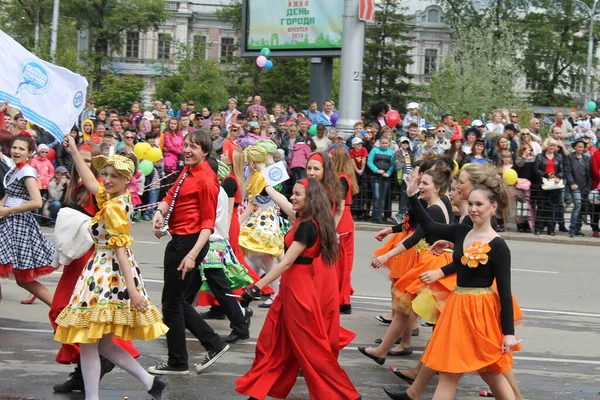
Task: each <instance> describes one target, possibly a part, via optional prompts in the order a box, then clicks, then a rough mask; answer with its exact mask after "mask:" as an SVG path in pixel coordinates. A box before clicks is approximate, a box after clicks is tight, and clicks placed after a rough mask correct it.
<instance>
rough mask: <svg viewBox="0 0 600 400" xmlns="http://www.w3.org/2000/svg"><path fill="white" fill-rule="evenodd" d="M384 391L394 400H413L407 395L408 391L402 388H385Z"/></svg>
mask: <svg viewBox="0 0 600 400" xmlns="http://www.w3.org/2000/svg"><path fill="white" fill-rule="evenodd" d="M383 391H384V392H385V394H387V395H388V396H389V398H390V399H393V400H412V399H411V398H410V396H409V395H408V394H407V393H406V389H402V388H384V389H383Z"/></svg>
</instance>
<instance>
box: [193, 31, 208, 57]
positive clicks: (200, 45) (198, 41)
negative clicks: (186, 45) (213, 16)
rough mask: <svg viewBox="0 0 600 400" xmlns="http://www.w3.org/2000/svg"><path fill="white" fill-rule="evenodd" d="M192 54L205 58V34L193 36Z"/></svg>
mask: <svg viewBox="0 0 600 400" xmlns="http://www.w3.org/2000/svg"><path fill="white" fill-rule="evenodd" d="M193 50H194V55H195V56H196V57H199V58H206V36H203V35H196V36H194V49H193Z"/></svg>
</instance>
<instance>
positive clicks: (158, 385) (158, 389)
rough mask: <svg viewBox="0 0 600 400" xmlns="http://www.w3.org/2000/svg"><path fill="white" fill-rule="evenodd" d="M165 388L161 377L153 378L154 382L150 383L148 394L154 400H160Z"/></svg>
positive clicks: (165, 383) (165, 385) (165, 384)
mask: <svg viewBox="0 0 600 400" xmlns="http://www.w3.org/2000/svg"><path fill="white" fill-rule="evenodd" d="M166 387H167V382H165V380H164V379H163V378H162V377H161V376H155V377H154V382H152V388H150V390H148V394H149V395H150V396H152V398H153V399H154V400H160V399H161V398H162V392H163V390H165V388H166Z"/></svg>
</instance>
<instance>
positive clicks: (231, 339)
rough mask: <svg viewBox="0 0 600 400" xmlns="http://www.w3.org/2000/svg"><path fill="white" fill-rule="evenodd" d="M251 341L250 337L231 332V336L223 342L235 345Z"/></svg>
mask: <svg viewBox="0 0 600 400" xmlns="http://www.w3.org/2000/svg"><path fill="white" fill-rule="evenodd" d="M248 339H250V335H240V334H239V333H234V332H231V333H230V334H229V336H227V337H226V338H225V339H223V341H224V342H225V343H235V342H238V341H240V340H248Z"/></svg>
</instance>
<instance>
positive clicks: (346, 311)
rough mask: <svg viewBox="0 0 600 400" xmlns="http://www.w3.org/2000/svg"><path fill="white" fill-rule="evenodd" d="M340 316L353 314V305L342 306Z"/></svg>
mask: <svg viewBox="0 0 600 400" xmlns="http://www.w3.org/2000/svg"><path fill="white" fill-rule="evenodd" d="M340 314H346V315H350V314H352V305H350V304H342V305H340Z"/></svg>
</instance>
